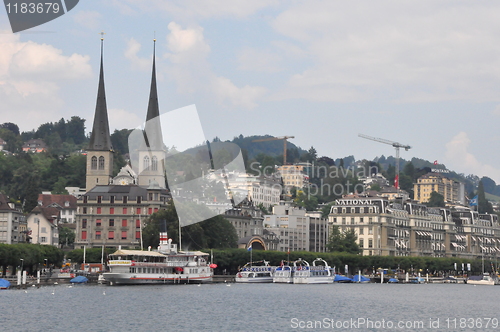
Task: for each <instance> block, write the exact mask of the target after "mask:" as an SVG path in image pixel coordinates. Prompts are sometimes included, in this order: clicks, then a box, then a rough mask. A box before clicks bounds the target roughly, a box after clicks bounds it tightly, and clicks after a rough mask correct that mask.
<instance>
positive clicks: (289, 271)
mask: <svg viewBox="0 0 500 332" xmlns="http://www.w3.org/2000/svg"><path fill="white" fill-rule="evenodd" d="M293 273H294V269H293V266H290V265H288V264H287V265H285V264H283V262H281V265H280V266H279V267H277V268H276V270H275V271H274V273H273V282H274V283H285V284H291V283H293Z"/></svg>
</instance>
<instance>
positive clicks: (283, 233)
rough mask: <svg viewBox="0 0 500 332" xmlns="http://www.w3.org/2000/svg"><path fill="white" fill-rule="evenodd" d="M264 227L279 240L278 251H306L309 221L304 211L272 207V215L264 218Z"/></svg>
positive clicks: (295, 208)
mask: <svg viewBox="0 0 500 332" xmlns="http://www.w3.org/2000/svg"><path fill="white" fill-rule="evenodd" d="M264 227H265V229H266V230H267V231H268V232H272V233H274V234H276V236H277V237H278V238H279V244H278V246H277V250H279V251H284V252H288V251H308V250H309V248H310V245H309V244H310V219H309V217H307V216H306V210H304V209H299V208H297V207H293V206H290V205H284V204H282V205H276V206H273V214H272V215H265V216H264Z"/></svg>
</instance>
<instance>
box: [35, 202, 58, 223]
mask: <svg viewBox="0 0 500 332" xmlns="http://www.w3.org/2000/svg"><path fill="white" fill-rule="evenodd" d="M60 213H61V210H59V209H58V208H55V207H46V208H44V207H41V206H37V207H35V208H34V209H33V210H31V214H41V215H42V216H43V217H44V218H45V219H46V220H48V221H49V222H50V223H52V224H54V225H55V222H54V220H55V219H58V218H59V214H60Z"/></svg>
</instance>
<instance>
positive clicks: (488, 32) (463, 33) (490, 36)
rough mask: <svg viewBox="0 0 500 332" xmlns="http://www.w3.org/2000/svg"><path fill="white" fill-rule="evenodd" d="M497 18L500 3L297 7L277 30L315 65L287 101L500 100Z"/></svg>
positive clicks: (290, 88)
mask: <svg viewBox="0 0 500 332" xmlns="http://www.w3.org/2000/svg"><path fill="white" fill-rule="evenodd" d="M424 3H428V4H431V2H424ZM499 11H500V4H499V3H496V2H488V3H482V4H481V5H477V3H460V4H458V5H454V4H451V3H445V4H443V5H439V6H431V5H429V6H426V5H423V3H422V2H394V1H377V2H374V1H361V2H332V1H314V0H313V1H308V2H307V3H303V2H298V3H296V4H294V5H293V6H291V7H290V8H289V9H287V10H285V11H284V12H282V13H281V14H279V15H278V16H277V17H276V19H275V20H274V22H273V27H274V28H275V30H276V31H277V32H278V33H280V34H282V35H284V36H285V37H286V38H290V39H292V40H294V41H295V42H296V43H298V44H299V45H300V47H301V48H302V49H303V50H304V52H305V53H306V54H308V56H309V59H310V60H311V63H313V64H312V65H310V66H309V68H307V69H305V70H303V71H301V72H298V73H296V74H295V75H293V76H291V78H290V80H289V82H288V85H287V87H286V89H285V91H283V92H282V98H296V97H301V98H306V99H309V100H313V101H325V100H326V101H342V102H344V101H357V100H359V98H364V99H375V98H381V97H382V98H386V99H389V100H388V101H393V102H416V101H418V102H430V101H442V100H473V101H478V100H480V101H491V100H500V97H499V95H498V93H497V91H496V90H497V89H496V88H493V87H496V86H498V84H500V59H499V58H498V57H497V56H496V54H498V53H499V52H500V42H499V37H498V34H497V33H496V31H498V29H500V21H498V19H497V15H496V13H498V12H499ZM339 91H340V92H339ZM381 92H382V93H385V95H382V94H381ZM346 94H347V95H346Z"/></svg>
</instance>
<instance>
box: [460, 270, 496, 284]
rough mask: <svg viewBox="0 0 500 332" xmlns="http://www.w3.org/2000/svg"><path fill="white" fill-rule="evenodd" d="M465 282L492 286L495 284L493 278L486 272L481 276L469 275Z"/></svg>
mask: <svg viewBox="0 0 500 332" xmlns="http://www.w3.org/2000/svg"><path fill="white" fill-rule="evenodd" d="M467 284H470V285H488V286H493V285H495V280H494V279H493V278H492V277H491V276H490V275H489V274H488V273H483V275H482V276H470V277H469V278H467Z"/></svg>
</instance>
